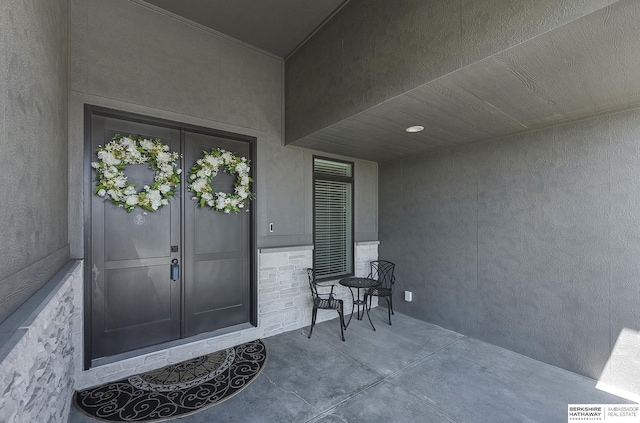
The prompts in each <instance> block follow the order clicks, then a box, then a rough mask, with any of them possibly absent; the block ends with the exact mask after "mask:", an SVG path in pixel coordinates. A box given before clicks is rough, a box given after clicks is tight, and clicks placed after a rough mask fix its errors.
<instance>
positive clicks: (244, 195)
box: [188, 148, 253, 213]
mask: <svg viewBox="0 0 640 423" xmlns="http://www.w3.org/2000/svg"><path fill="white" fill-rule="evenodd" d="M203 154H204V156H203V157H202V158H201V159H198V160H196V164H195V165H193V166H192V167H191V169H190V170H189V187H188V190H189V191H191V192H192V193H193V194H194V197H192V199H193V200H196V201H197V202H198V206H199V207H205V206H209V207H211V208H212V209H214V210H217V211H221V212H225V213H230V212H231V211H234V212H236V213H238V212H240V209H242V208H244V206H245V203H246V201H247V200H248V199H251V198H253V194H252V193H251V191H250V190H249V184H250V183H251V182H253V179H252V178H251V177H250V176H249V171H250V170H251V168H250V167H249V161H248V160H247V159H246V157H236V156H234V155H233V154H232V153H231V152H229V151H226V150H222V149H220V148H216V149H213V150H211V151H203ZM221 166H222V167H223V170H225V171H227V172H229V173H231V174H236V175H237V179H236V183H235V189H234V193H232V194H231V193H224V192H215V193H214V192H213V187H212V186H211V181H212V179H213V178H214V177H215V176H216V175H217V174H218V170H219V169H220V167H221Z"/></svg>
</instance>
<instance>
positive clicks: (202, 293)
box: [184, 132, 250, 336]
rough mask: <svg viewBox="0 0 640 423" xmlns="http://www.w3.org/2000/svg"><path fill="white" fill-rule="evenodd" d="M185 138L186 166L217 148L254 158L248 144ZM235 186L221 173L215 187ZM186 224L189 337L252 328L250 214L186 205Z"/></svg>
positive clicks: (205, 137)
mask: <svg viewBox="0 0 640 423" xmlns="http://www.w3.org/2000/svg"><path fill="white" fill-rule="evenodd" d="M184 137H185V150H184V157H185V162H186V163H195V161H196V160H197V159H199V158H201V157H202V152H203V151H205V150H206V151H209V150H211V149H213V148H223V149H225V150H228V151H231V152H233V153H234V154H235V155H238V156H245V157H250V148H249V145H248V143H246V142H241V141H233V140H229V139H224V138H218V137H214V136H211V135H204V134H198V133H193V132H185V135H184ZM235 180H236V178H235V175H230V174H229V173H227V172H224V171H223V170H222V169H220V171H219V172H218V174H217V175H216V177H215V178H214V179H213V181H212V185H213V187H214V191H215V192H219V191H223V192H229V193H230V192H233V187H234V183H235ZM185 196H186V197H187V196H188V195H185ZM184 219H185V222H184V224H185V243H184V250H185V280H186V285H185V335H186V336H190V335H195V334H197V333H202V332H208V331H214V330H216V329H220V328H224V327H228V326H232V325H237V324H241V323H245V322H249V320H250V316H249V313H250V301H249V299H250V298H249V286H250V260H249V240H250V239H249V236H250V232H249V224H250V214H249V213H246V212H241V213H237V214H236V213H229V214H226V213H222V212H218V211H214V210H211V209H209V208H199V207H196V206H195V202H194V201H193V200H191V202H190V203H189V202H187V204H185V215H184Z"/></svg>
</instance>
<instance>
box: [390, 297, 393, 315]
mask: <svg viewBox="0 0 640 423" xmlns="http://www.w3.org/2000/svg"><path fill="white" fill-rule="evenodd" d="M389 307H391V314H393V295H389Z"/></svg>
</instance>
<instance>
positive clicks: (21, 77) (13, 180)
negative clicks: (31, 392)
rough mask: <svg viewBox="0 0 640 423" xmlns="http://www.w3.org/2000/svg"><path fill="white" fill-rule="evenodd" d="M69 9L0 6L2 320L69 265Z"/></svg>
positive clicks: (44, 4) (41, 3) (20, 1)
mask: <svg viewBox="0 0 640 423" xmlns="http://www.w3.org/2000/svg"><path fill="white" fill-rule="evenodd" d="M67 3H68V2H67V1H66V0H5V1H2V2H1V3H0V40H1V41H0V42H1V48H0V51H1V52H2V53H1V54H0V80H1V81H2V83H0V150H1V151H2V154H1V155H0V180H2V183H1V184H0V205H1V208H0V210H1V213H0V233H1V234H2V236H1V239H2V241H1V242H0V321H2V320H4V319H5V318H6V317H7V316H8V315H9V314H10V313H12V312H13V311H14V310H16V308H17V307H18V306H19V305H20V304H22V303H23V302H24V301H25V300H26V299H27V298H29V297H30V296H31V295H32V294H33V293H34V292H36V291H37V290H38V289H39V288H40V287H41V286H42V285H44V284H45V283H46V282H47V281H48V280H49V279H50V278H51V277H52V276H53V275H54V274H55V273H56V272H57V271H58V270H59V269H60V268H61V267H62V266H63V265H64V263H65V262H67V260H68V259H69V247H68V231H67V190H68V188H67V181H68V170H67V169H68V167H67V123H68V121H67V109H68V83H67V80H68V69H69V67H68V46H69V42H68V33H67V32H68V31H67V27H68V4H67Z"/></svg>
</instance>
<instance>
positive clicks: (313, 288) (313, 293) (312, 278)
mask: <svg viewBox="0 0 640 423" xmlns="http://www.w3.org/2000/svg"><path fill="white" fill-rule="evenodd" d="M307 276H308V277H309V289H311V296H312V297H313V298H314V299H315V298H317V297H318V290H317V289H316V278H315V273H314V272H313V269H307Z"/></svg>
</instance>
